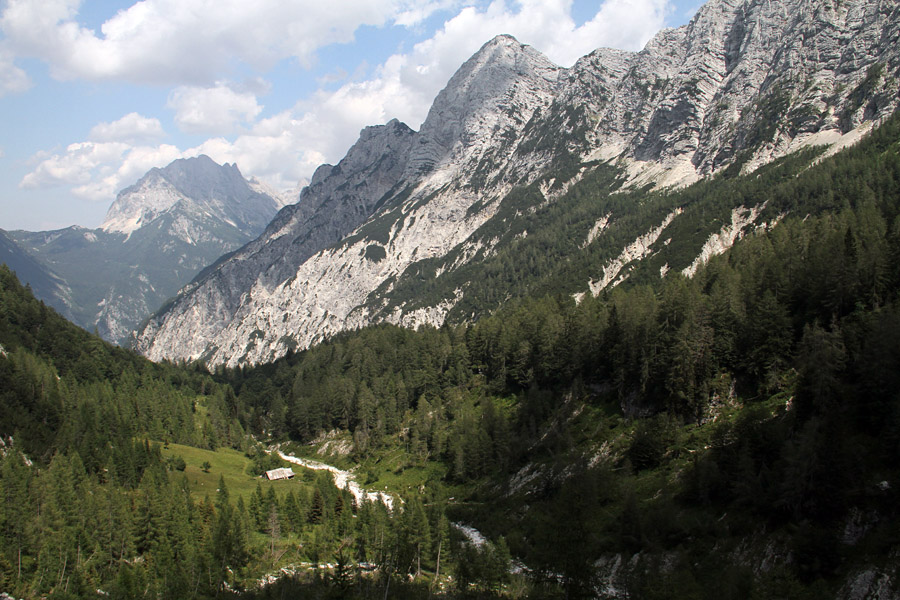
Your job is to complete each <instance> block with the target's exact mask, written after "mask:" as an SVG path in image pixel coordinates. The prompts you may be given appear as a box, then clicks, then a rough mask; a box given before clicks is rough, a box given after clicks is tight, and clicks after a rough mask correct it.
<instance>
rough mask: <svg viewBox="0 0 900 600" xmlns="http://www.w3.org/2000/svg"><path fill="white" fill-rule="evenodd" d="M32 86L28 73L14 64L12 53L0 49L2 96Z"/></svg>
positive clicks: (0, 87)
mask: <svg viewBox="0 0 900 600" xmlns="http://www.w3.org/2000/svg"><path fill="white" fill-rule="evenodd" d="M30 87H31V79H30V78H29V77H28V74H27V73H25V71H23V70H22V69H20V68H19V67H17V66H16V65H14V64H13V57H12V55H10V54H9V53H7V52H4V51H3V50H0V97H3V96H5V95H6V94H16V93H19V92H24V91H25V90H27V89H28V88H30Z"/></svg>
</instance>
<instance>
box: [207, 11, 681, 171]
mask: <svg viewBox="0 0 900 600" xmlns="http://www.w3.org/2000/svg"><path fill="white" fill-rule="evenodd" d="M668 6H669V4H668V0H606V2H604V3H603V4H601V5H600V7H599V10H598V12H597V15H596V16H595V18H594V19H592V20H591V21H589V22H587V23H585V24H584V25H582V26H581V27H576V26H575V23H574V21H573V20H572V18H571V16H570V13H571V2H570V1H569V0H552V1H545V2H538V1H536V0H526V1H524V2H521V3H519V4H516V5H515V6H513V5H510V4H507V3H506V2H503V1H500V0H498V1H495V2H492V3H491V4H490V5H488V6H487V7H486V8H484V9H482V10H479V9H477V8H475V7H467V8H464V9H463V10H461V11H460V12H459V13H458V14H457V15H456V16H454V17H453V18H452V19H450V20H448V21H447V22H446V23H445V24H444V26H443V27H442V28H441V29H440V30H439V31H438V32H437V33H436V34H435V35H434V36H433V37H431V38H430V39H428V40H426V41H423V42H421V43H419V44H417V45H416V46H414V47H413V49H412V50H411V51H410V52H409V53H405V54H404V53H401V54H395V55H393V56H391V57H390V58H388V59H387V60H386V61H385V62H384V63H383V64H382V65H380V66H379V67H378V68H377V69H376V70H375V73H374V77H372V78H371V79H369V80H366V81H351V82H349V83H346V84H345V85H343V86H341V87H340V88H338V89H337V90H335V91H331V92H327V91H320V92H318V93H316V94H314V95H313V97H312V98H309V99H307V100H304V101H302V102H300V103H299V104H298V105H297V106H295V107H294V109H293V110H291V111H285V112H283V113H281V114H279V115H276V116H274V117H272V118H269V119H264V120H262V121H259V122H257V123H256V124H255V125H253V127H251V128H250V129H249V130H247V131H246V132H244V133H243V134H242V135H240V136H238V137H237V138H235V139H234V140H231V141H230V140H228V139H225V138H216V139H213V140H208V141H207V142H205V143H204V144H202V145H201V146H198V147H197V148H194V149H192V150H191V151H189V152H190V153H197V154H199V153H204V154H208V155H209V156H210V157H212V158H213V160H216V161H217V162H235V163H237V164H238V166H239V167H240V168H241V171H242V172H243V173H244V174H245V175H248V176H249V175H255V176H257V177H260V178H262V179H264V180H267V181H269V182H270V183H271V184H272V185H274V186H275V187H278V188H281V189H285V188H288V187H292V186H293V185H294V184H295V183H296V182H297V181H299V180H304V179H308V178H309V177H311V175H312V173H313V171H314V170H315V168H316V167H317V166H319V165H320V164H322V163H323V162H331V163H335V162H337V161H338V160H340V159H341V157H342V156H343V154H344V153H345V152H346V151H347V148H348V147H349V146H350V145H351V144H353V142H355V141H356V139H357V137H358V135H359V132H360V130H361V129H362V128H363V127H365V126H367V125H374V124H379V123H385V122H387V121H388V120H390V119H392V118H399V119H400V120H401V121H404V122H406V123H407V124H408V125H410V126H411V127H413V128H418V127H419V125H420V124H421V123H422V121H423V120H424V119H425V117H426V115H427V113H428V109H429V107H430V106H431V102H432V101H433V100H434V97H435V96H436V95H437V93H438V92H439V91H440V90H441V88H443V87H444V86H445V85H446V83H447V81H448V80H449V79H450V77H451V76H452V75H453V73H454V72H455V71H456V70H457V69H458V68H459V66H460V65H461V64H462V63H463V62H464V61H465V60H466V59H468V58H469V57H470V56H471V55H472V54H474V53H475V52H476V51H477V50H478V48H479V47H480V46H481V45H482V44H484V43H485V42H486V41H487V40H488V39H490V38H491V37H493V36H494V35H497V34H499V33H511V34H512V35H514V36H516V37H517V38H518V39H519V40H520V41H522V42H523V43H528V44H531V45H533V46H535V47H536V48H538V49H541V50H544V49H546V53H547V55H548V57H549V58H550V59H551V60H554V61H555V62H558V63H560V64H562V65H565V66H568V65H571V64H572V63H573V62H574V61H575V60H576V59H577V58H579V57H581V56H583V55H585V54H587V53H589V52H591V51H592V50H594V49H596V48H598V47H601V46H614V47H619V48H625V49H632V50H636V49H639V48H641V47H643V45H644V44H645V43H646V42H647V41H648V40H649V39H650V37H651V36H652V35H653V34H654V33H656V32H657V31H658V30H659V29H660V28H662V26H663V24H664V19H665V15H666V11H667V10H668Z"/></svg>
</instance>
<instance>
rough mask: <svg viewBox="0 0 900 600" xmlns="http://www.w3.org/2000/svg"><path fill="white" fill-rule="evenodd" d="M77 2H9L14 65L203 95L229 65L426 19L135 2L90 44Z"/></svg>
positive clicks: (408, 3) (219, 2)
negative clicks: (26, 61) (23, 62)
mask: <svg viewBox="0 0 900 600" xmlns="http://www.w3.org/2000/svg"><path fill="white" fill-rule="evenodd" d="M79 4H80V0H8V2H7V4H6V8H5V9H4V10H3V12H2V15H0V29H2V31H3V33H4V34H5V37H6V42H7V45H8V46H9V48H11V49H12V50H13V51H14V52H15V53H16V55H18V56H31V57H36V58H39V59H41V60H44V61H46V62H47V63H48V64H49V65H50V70H51V73H52V75H53V76H54V77H56V78H58V79H75V78H83V79H89V80H126V81H131V82H139V83H155V84H175V85H179V84H181V85H201V86H203V85H210V84H212V83H214V82H215V81H217V80H218V79H220V78H221V77H222V76H224V75H227V74H229V73H230V72H231V71H232V69H234V68H235V65H240V64H243V65H248V66H250V67H252V68H254V69H257V70H259V69H262V70H265V69H268V68H270V67H272V66H273V65H274V64H275V63H276V62H278V61H279V60H282V59H285V58H291V57H292V58H295V59H296V60H297V61H299V62H300V63H301V64H303V65H311V64H312V63H314V62H315V59H316V52H317V51H318V49H319V48H321V47H323V46H325V45H328V44H334V43H342V42H349V41H351V40H352V39H353V35H354V32H355V31H356V29H357V28H358V27H360V26H362V25H372V26H382V25H384V24H385V23H387V22H390V21H392V20H393V19H396V18H398V17H400V18H402V19H403V23H404V24H406V25H414V24H416V23H419V22H421V21H422V20H423V19H425V18H427V17H428V16H429V15H430V14H431V13H432V12H433V11H434V10H437V9H438V8H440V7H441V6H442V3H440V2H437V3H430V4H429V5H427V6H426V8H425V9H422V8H420V7H419V2H417V1H416V0H391V1H373V0H342V1H341V2H297V1H295V0H258V1H255V2H247V1H246V0H143V1H142V2H138V3H136V4H134V5H132V6H131V7H130V8H128V9H126V10H121V11H119V12H118V13H116V15H114V16H113V17H111V18H110V19H109V20H107V21H106V22H105V23H103V25H102V26H101V31H100V34H99V35H98V34H97V32H95V31H94V30H92V29H88V28H85V27H83V26H82V25H80V24H79V23H78V22H77V16H78V15H77V11H78V6H79Z"/></svg>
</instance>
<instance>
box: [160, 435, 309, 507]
mask: <svg viewBox="0 0 900 600" xmlns="http://www.w3.org/2000/svg"><path fill="white" fill-rule="evenodd" d="M160 449H161V451H162V455H163V458H164V459H169V458H175V457H178V456H180V457H181V458H183V459H184V462H185V464H186V467H185V469H184V476H185V477H186V478H187V482H188V485H189V487H190V490H191V495H192V496H193V497H194V498H195V499H197V500H199V499H202V498H204V497H206V496H209V497H210V498H215V496H216V491H217V490H218V488H219V478H220V477H222V478H223V479H224V480H225V486H226V487H227V488H228V493H229V495H230V496H231V499H232V501H235V500H237V498H238V496H241V497H243V498H244V501H245V502H247V501H249V499H250V494H252V493H253V491H254V490H255V489H256V485H257V483H259V484H260V485H261V486H262V491H263V494H266V493H267V492H268V491H269V488H270V487H274V488H275V492H276V493H277V494H278V496H279V497H281V496H282V495H283V494H286V493H287V492H289V491H290V490H294V493H297V494H299V493H301V492H302V493H304V494H306V493H307V492H309V491H310V490H311V489H312V482H313V481H314V480H315V475H316V474H315V471H312V470H310V469H304V468H303V467H300V466H299V465H292V464H290V463H287V462H284V464H283V465H282V466H285V467H291V468H292V469H293V470H294V473H296V474H297V476H296V477H294V478H293V479H290V480H281V481H269V480H267V479H266V478H265V477H254V476H253V475H250V474H249V473H248V472H247V467H248V466H249V465H250V459H249V458H247V457H246V456H245V455H244V454H243V453H242V452H239V451H237V450H232V449H230V448H219V449H218V450H215V451H213V450H203V449H200V448H193V447H191V446H183V445H181V444H173V443H169V444H168V447H166V446H165V445H161V446H160ZM282 462H283V461H282ZM204 463H209V470H208V471H206V470H204V468H203V465H204ZM175 478H176V480H177V479H178V472H177V471H176V472H175Z"/></svg>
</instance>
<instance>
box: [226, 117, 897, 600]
mask: <svg viewBox="0 0 900 600" xmlns="http://www.w3.org/2000/svg"><path fill="white" fill-rule="evenodd" d="M898 140H900V122H898V120H897V119H894V120H892V121H891V122H889V123H888V124H887V125H885V126H884V127H882V128H881V129H879V130H878V131H877V132H875V133H874V134H873V135H871V136H870V137H869V138H868V139H867V140H866V141H865V142H863V143H862V144H860V145H859V146H858V147H856V148H854V149H851V150H849V151H845V152H843V153H841V154H839V155H837V156H836V157H833V158H829V159H825V160H823V161H821V162H819V163H817V164H813V165H810V161H811V160H812V159H813V158H814V154H806V155H798V156H795V157H791V158H789V159H788V160H785V161H782V162H781V163H779V164H775V165H772V166H770V167H768V168H766V169H764V170H762V171H760V172H759V173H758V174H756V175H753V176H750V177H738V178H729V177H727V176H722V177H719V178H716V179H714V180H712V181H708V182H703V183H700V184H697V185H695V186H692V187H691V188H688V189H687V190H685V191H682V192H678V193H671V194H665V195H662V196H658V197H657V196H651V197H649V199H648V200H647V203H648V204H650V203H651V202H663V201H664V202H665V203H666V204H668V206H670V207H682V208H683V209H684V210H685V213H686V214H687V213H689V212H694V213H695V214H697V220H696V221H695V222H696V223H698V224H699V223H701V222H702V219H701V216H702V214H703V211H702V210H698V207H699V209H702V208H703V207H715V204H716V202H717V199H718V198H724V197H728V198H729V201H731V202H733V199H734V198H735V197H738V198H741V199H743V202H744V204H745V205H747V206H754V205H763V204H764V205H765V206H766V207H767V210H771V211H773V213H772V214H773V215H774V217H775V219H774V220H773V222H776V221H777V222H778V224H777V226H772V227H769V228H762V229H758V230H757V231H756V232H755V233H752V234H751V235H748V236H747V237H746V238H745V239H744V240H743V241H741V242H740V243H738V244H737V245H736V246H735V247H734V248H733V249H732V250H731V251H730V252H728V253H726V254H725V255H722V256H719V257H715V258H713V259H712V260H711V261H710V262H709V264H708V265H707V266H706V267H705V268H701V269H700V270H699V271H698V272H697V273H696V275H695V276H694V277H693V278H686V277H684V276H682V275H680V274H675V273H670V274H668V276H667V277H665V278H663V279H660V278H659V271H658V266H654V265H653V262H652V260H651V261H649V262H648V263H647V264H646V266H645V271H643V275H641V272H637V273H635V276H634V277H633V278H632V279H630V280H629V281H628V282H626V283H625V284H623V285H621V286H619V287H616V288H614V289H612V290H611V291H606V292H604V293H603V294H601V295H600V296H599V297H597V298H593V297H590V296H587V297H585V298H584V299H583V300H582V301H581V302H580V303H576V302H575V300H573V299H572V297H570V296H568V295H558V296H545V297H543V298H534V299H531V300H525V301H522V302H520V303H519V304H518V305H517V306H508V307H506V308H503V309H501V310H499V311H498V312H496V313H495V314H494V315H492V316H489V317H486V318H483V319H481V320H479V321H478V322H476V323H475V324H474V325H470V326H465V325H464V326H459V327H449V326H447V327H444V328H441V329H439V330H436V329H432V328H424V329H420V330H419V331H417V332H410V331H408V330H404V329H398V328H395V327H390V326H380V327H375V328H369V329H365V330H362V331H360V332H357V333H352V334H345V335H342V336H339V337H338V338H336V339H334V340H332V341H330V342H327V343H324V344H321V345H319V346H317V347H315V348H312V349H310V350H308V351H305V352H302V353H299V354H296V355H293V356H290V357H288V358H287V359H285V360H281V361H277V362H276V363H274V364H271V365H267V366H261V367H257V368H255V369H251V370H237V371H227V372H225V371H221V370H220V371H219V373H220V374H223V375H225V376H226V378H227V380H228V381H230V382H231V383H232V385H234V387H235V390H236V391H237V395H238V407H239V408H238V410H239V412H240V418H241V419H242V422H243V423H244V424H245V425H246V427H248V428H249V429H250V430H252V431H258V432H262V431H265V432H267V433H269V434H270V435H272V436H274V437H276V438H283V437H285V436H287V437H290V438H293V439H297V440H301V441H312V440H313V439H314V438H316V437H317V436H320V435H321V434H322V433H323V432H326V431H332V430H337V432H346V433H345V434H344V435H345V436H346V438H345V439H351V440H352V454H351V457H352V459H353V460H354V461H360V462H362V464H363V466H364V468H366V469H369V472H370V473H371V474H372V475H371V476H372V477H377V476H378V473H379V472H380V471H383V470H384V469H385V468H386V467H385V466H384V464H385V462H389V464H390V468H391V469H393V470H394V471H395V472H400V473H402V472H404V471H409V472H410V473H417V474H418V476H420V477H422V478H423V479H424V478H431V481H428V482H427V484H426V487H429V486H431V487H438V488H440V487H444V486H449V488H450V489H453V490H454V493H458V492H459V490H460V486H461V489H463V490H466V492H464V493H466V494H467V497H468V499H469V500H470V501H472V502H469V503H464V504H461V505H459V506H456V507H454V506H451V507H450V510H451V513H452V514H454V516H455V518H460V519H469V520H472V521H474V522H476V523H477V524H478V525H480V526H482V527H483V528H484V529H485V530H486V531H488V532H490V533H491V534H492V536H500V535H503V536H505V537H506V540H507V542H508V543H509V547H510V550H511V551H512V553H513V555H514V556H517V557H519V558H520V559H521V560H522V561H523V562H524V563H525V564H526V565H528V567H530V568H531V569H534V571H533V575H534V577H533V581H534V582H535V585H539V586H540V585H546V586H547V589H545V590H544V591H546V592H547V593H553V592H552V590H557V591H558V592H559V593H565V594H567V596H568V597H573V596H591V595H593V594H595V593H597V590H598V589H600V588H598V587H597V586H601V587H602V585H612V584H611V583H610V581H615V582H616V585H618V586H620V587H621V586H624V587H621V589H620V591H622V590H624V591H623V593H625V591H627V592H628V593H633V594H638V595H639V596H643V597H675V598H678V597H710V598H713V597H717V598H719V597H723V596H724V597H748V596H749V595H751V594H756V595H758V596H759V597H772V596H773V595H779V594H782V595H787V596H788V597H799V596H802V595H803V594H810V596H811V597H821V595H822V594H823V593H825V592H826V591H827V593H828V594H830V595H834V594H836V593H837V592H838V591H839V589H841V587H842V586H843V585H845V583H846V582H847V581H848V578H851V577H852V576H853V573H855V572H856V571H854V569H863V570H864V569H865V568H873V569H875V570H876V571H877V572H880V571H878V565H881V564H882V561H884V560H886V557H889V556H896V552H897V542H898V535H900V530H898V529H897V526H896V522H897V521H896V517H897V514H896V506H897V497H896V494H897V489H898V479H897V476H898V475H900V473H898V471H897V465H896V457H897V456H898V452H900V404H898V397H897V392H896V390H897V389H898V383H900V381H898V378H900V306H898V292H900V267H898V265H900V260H898V259H900V220H898V211H900V204H898V199H900V143H898ZM654 198H657V199H656V200H654ZM779 215H780V216H779ZM698 226H699V225H698ZM538 235H540V236H541V239H543V240H547V241H549V240H557V242H556V243H567V242H566V241H565V240H566V238H565V236H563V235H559V231H542V232H540V233H539V234H538ZM676 239H677V238H676ZM548 243H549V242H548ZM675 243H676V242H674V241H673V245H674V244H675ZM552 254H553V251H552V250H549V251H548V252H545V253H543V254H541V255H540V256H552ZM536 256H538V255H536ZM494 264H497V265H498V266H499V267H500V268H501V269H503V268H504V267H503V265H504V263H503V262H502V261H499V262H495V263H494ZM517 264H518V265H519V266H521V265H522V263H521V262H519V263H517ZM528 264H532V263H528ZM533 264H534V269H533V271H531V272H530V273H528V272H526V273H525V274H524V278H525V280H527V279H528V278H529V277H532V278H537V279H538V280H541V279H543V280H544V281H552V280H553V277H554V276H556V275H558V273H545V272H543V271H542V269H541V267H540V262H538V261H535V263H533ZM501 272H502V271H501ZM507 272H509V273H512V272H513V271H512V267H507ZM484 281H485V279H484V278H481V279H478V280H477V282H481V283H483V282H484ZM477 284H479V283H476V285H477ZM337 432H332V437H334V436H336V435H337V436H339V435H340V434H339V433H337ZM397 452H399V453H400V454H401V455H402V458H400V459H397V458H395V457H396V456H397ZM390 457H394V458H390ZM429 465H430V466H429ZM435 466H436V467H437V468H435ZM454 486H455V487H454ZM482 503H483V504H482ZM714 547H715V548H718V549H719V551H718V552H716V553H715V554H714V555H713V556H712V557H710V558H704V557H705V556H706V553H707V552H708V551H709V550H710V549H711V548H714ZM635 553H637V554H636V556H638V558H637V559H632V558H631V557H632V556H633V555H635ZM773 553H774V555H773ZM614 557H619V558H618V560H619V561H620V562H622V563H623V564H627V566H626V567H621V568H619V569H618V570H617V571H616V572H615V573H612V575H611V579H607V580H606V583H605V584H604V583H603V582H602V581H600V580H599V579H598V577H599V575H600V574H601V573H603V569H602V568H599V567H598V565H596V564H595V563H596V561H600V565H602V564H606V563H605V562H604V561H607V562H609V561H614ZM432 560H433V557H432ZM629 561H630V562H629ZM723 561H724V563H726V565H727V566H726V567H722V563H723ZM760 561H762V562H763V563H766V562H768V563H769V564H770V567H767V568H766V569H759V568H757V567H756V564H757V562H760ZM660 564H663V565H665V568H662V567H660ZM883 564H884V565H890V564H892V563H891V562H890V561H889V560H888V561H887V562H884V563H883ZM894 564H896V563H894ZM873 565H874V566H873ZM620 566H621V565H620ZM721 568H725V569H726V571H727V577H725V578H724V579H723V578H722V577H721V573H722V572H721ZM892 568H893V567H889V568H888V572H889V573H890V572H891V571H890V569H892ZM606 574H607V575H610V573H606ZM893 576H896V574H893ZM889 581H893V582H894V583H892V584H891V585H893V586H894V588H893V589H897V583H896V579H894V580H890V579H889ZM557 583H558V584H559V585H557ZM541 589H543V588H541ZM664 590H670V592H665V591H664ZM791 590H793V591H791ZM667 593H671V594H672V595H668V596H667V595H666V594H667ZM844 593H845V595H846V592H844Z"/></svg>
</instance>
